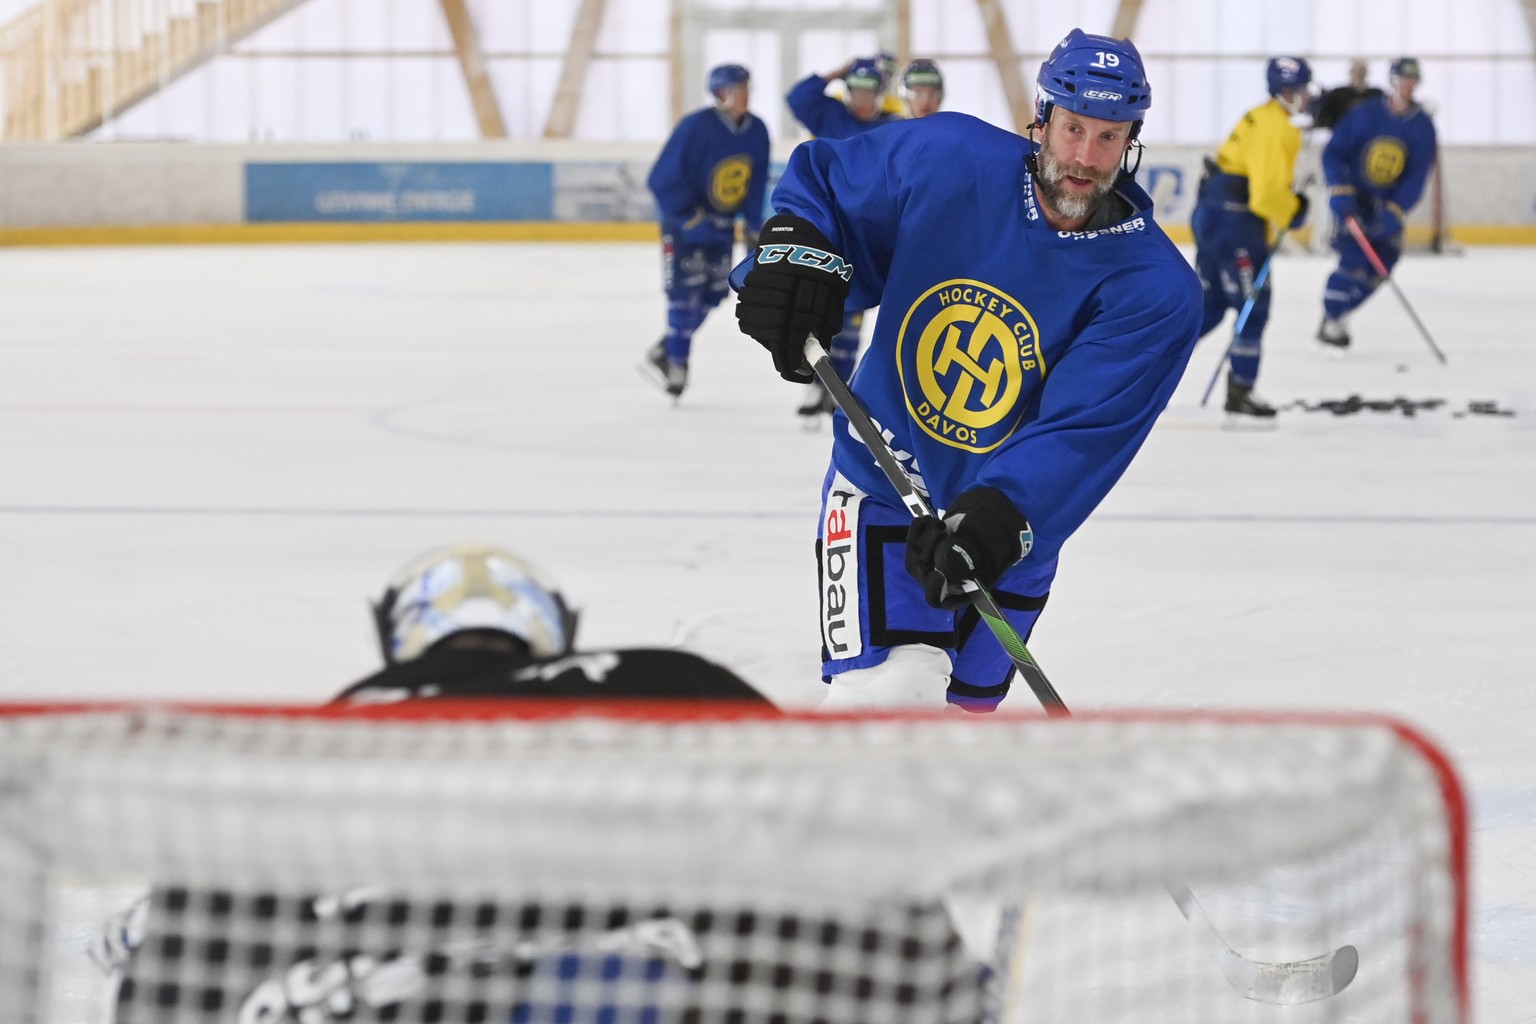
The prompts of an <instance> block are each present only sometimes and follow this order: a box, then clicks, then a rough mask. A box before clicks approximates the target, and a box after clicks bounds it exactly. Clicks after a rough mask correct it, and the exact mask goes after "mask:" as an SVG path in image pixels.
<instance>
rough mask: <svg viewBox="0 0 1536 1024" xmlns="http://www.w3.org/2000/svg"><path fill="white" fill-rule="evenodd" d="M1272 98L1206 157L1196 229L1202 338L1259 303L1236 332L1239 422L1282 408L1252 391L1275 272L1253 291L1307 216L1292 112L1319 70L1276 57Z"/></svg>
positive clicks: (1233, 379)
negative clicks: (1275, 251)
mask: <svg viewBox="0 0 1536 1024" xmlns="http://www.w3.org/2000/svg"><path fill="white" fill-rule="evenodd" d="M1265 78H1266V80H1267V81H1268V84H1269V101H1268V102H1266V103H1262V104H1260V105H1259V106H1257V107H1254V108H1253V109H1252V110H1250V111H1248V112H1247V113H1246V114H1244V115H1243V116H1242V118H1241V119H1240V120H1239V121H1238V122H1237V126H1236V127H1234V128H1233V129H1232V132H1231V134H1230V135H1228V136H1227V140H1226V141H1225V142H1223V143H1222V144H1221V148H1220V149H1218V150H1217V151H1216V158H1215V159H1214V160H1211V159H1207V160H1206V172H1205V177H1204V178H1202V179H1201V182H1200V196H1199V198H1198V199H1197V200H1196V202H1195V212H1194V215H1193V216H1192V217H1191V219H1190V228H1191V230H1192V231H1193V232H1194V236H1195V248H1196V251H1195V269H1196V270H1197V271H1199V274H1200V286H1201V288H1203V289H1204V291H1205V315H1204V319H1203V320H1202V321H1201V323H1200V336H1201V337H1202V338H1203V337H1205V336H1206V335H1207V334H1209V333H1211V332H1212V331H1214V330H1215V329H1216V328H1217V327H1218V326H1219V325H1220V324H1221V322H1222V320H1224V319H1225V318H1226V314H1227V310H1228V309H1234V310H1241V309H1242V308H1243V306H1244V305H1245V304H1246V303H1247V302H1248V299H1249V297H1250V296H1253V306H1252V308H1250V309H1249V311H1248V316H1247V318H1246V319H1245V320H1244V321H1243V323H1242V324H1241V328H1242V329H1241V330H1240V331H1238V332H1237V333H1236V334H1235V335H1234V336H1233V338H1232V343H1231V347H1230V350H1229V358H1228V373H1227V401H1226V411H1227V412H1228V413H1229V414H1230V415H1231V416H1233V417H1235V418H1237V419H1238V420H1239V421H1248V422H1257V421H1268V420H1273V419H1274V416H1275V409H1274V407H1273V406H1272V405H1270V404H1269V403H1267V402H1265V401H1263V400H1262V399H1260V398H1259V397H1258V396H1256V395H1255V394H1254V393H1253V385H1254V382H1255V381H1256V380H1258V377H1259V359H1260V356H1261V354H1262V352H1261V347H1262V344H1263V338H1264V326H1265V324H1267V323H1268V322H1269V302H1270V295H1271V292H1272V288H1271V283H1272V282H1273V281H1274V274H1273V272H1271V273H1270V274H1269V275H1268V276H1267V278H1266V280H1265V282H1264V287H1262V288H1260V289H1259V291H1258V293H1257V295H1255V294H1254V282H1255V278H1256V277H1257V275H1258V273H1259V268H1261V267H1262V266H1264V262H1265V261H1266V260H1268V259H1269V255H1270V252H1271V250H1272V248H1273V246H1274V245H1275V244H1276V242H1277V241H1278V239H1279V235H1280V233H1281V232H1282V231H1285V230H1294V229H1296V228H1299V227H1301V225H1302V224H1303V223H1304V222H1305V221H1306V219H1307V197H1306V196H1305V195H1303V194H1301V193H1300V192H1298V191H1296V185H1295V175H1296V155H1297V154H1298V153H1300V152H1301V131H1300V129H1298V128H1297V127H1296V126H1295V125H1293V124H1292V123H1291V118H1292V117H1295V116H1296V115H1297V114H1299V113H1301V112H1302V111H1304V110H1306V109H1307V106H1308V104H1309V100H1310V96H1309V95H1308V92H1307V84H1308V83H1309V82H1311V81H1312V69H1311V68H1310V67H1309V66H1308V65H1307V62H1306V61H1305V60H1302V59H1301V58H1300V57H1276V58H1274V59H1273V60H1271V61H1270V62H1269V65H1268V67H1267V68H1266V69H1265Z"/></svg>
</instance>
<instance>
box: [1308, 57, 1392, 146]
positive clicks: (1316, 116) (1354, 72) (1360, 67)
mask: <svg viewBox="0 0 1536 1024" xmlns="http://www.w3.org/2000/svg"><path fill="white" fill-rule="evenodd" d="M1369 70H1370V67H1369V65H1367V64H1366V62H1365V61H1364V60H1362V59H1360V58H1358V57H1357V58H1355V59H1354V60H1352V61H1350V63H1349V84H1347V85H1341V86H1339V87H1338V88H1336V89H1329V90H1327V91H1326V92H1324V93H1322V94H1321V95H1319V96H1318V97H1317V98H1316V99H1315V100H1314V101H1313V103H1312V127H1314V128H1328V129H1332V128H1333V126H1334V125H1336V124H1338V123H1339V118H1341V117H1343V116H1344V115H1345V114H1346V113H1348V112H1349V109H1350V108H1351V107H1353V106H1354V105H1355V104H1356V103H1359V102H1360V101H1361V100H1369V99H1379V98H1380V97H1381V96H1382V91H1381V90H1380V89H1378V88H1376V87H1375V86H1374V85H1367V84H1366V81H1365V76H1366V75H1367V74H1368V73H1369Z"/></svg>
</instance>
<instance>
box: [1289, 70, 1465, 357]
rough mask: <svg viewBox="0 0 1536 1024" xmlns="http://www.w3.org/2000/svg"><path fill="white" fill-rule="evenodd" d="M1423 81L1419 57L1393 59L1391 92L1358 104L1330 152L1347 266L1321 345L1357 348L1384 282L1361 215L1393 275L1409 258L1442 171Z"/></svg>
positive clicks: (1326, 304) (1333, 286)
mask: <svg viewBox="0 0 1536 1024" xmlns="http://www.w3.org/2000/svg"><path fill="white" fill-rule="evenodd" d="M1419 78H1420V72H1419V62H1418V61H1417V60H1415V59H1414V58H1412V57H1399V58H1398V59H1397V60H1395V61H1393V62H1392V71H1391V76H1390V85H1391V89H1390V91H1389V92H1388V93H1387V95H1386V96H1385V97H1384V98H1382V99H1372V100H1365V101H1363V102H1361V103H1358V104H1356V105H1355V106H1354V107H1353V108H1352V109H1351V110H1350V111H1349V113H1347V114H1345V115H1344V116H1343V117H1342V118H1341V119H1340V120H1339V123H1338V124H1337V125H1336V126H1335V127H1334V130H1333V138H1331V139H1329V140H1328V145H1327V146H1325V147H1323V175H1324V177H1325V178H1326V179H1327V181H1328V207H1329V209H1330V210H1331V211H1332V213H1333V219H1334V231H1333V247H1334V249H1336V250H1338V253H1339V265H1338V267H1336V268H1335V269H1334V271H1333V273H1332V274H1330V275H1329V277H1328V283H1327V285H1326V286H1324V289H1323V322H1322V323H1321V324H1320V325H1319V326H1318V329H1317V340H1318V341H1320V342H1322V343H1323V345H1324V346H1325V347H1326V348H1328V349H1330V350H1332V351H1336V352H1337V351H1342V350H1344V349H1346V348H1348V347H1349V340H1350V338H1349V328H1348V326H1347V321H1348V318H1349V315H1350V314H1351V313H1353V312H1354V311H1355V310H1356V309H1359V308H1360V304H1361V303H1363V302H1364V301H1365V300H1366V299H1368V298H1370V296H1371V293H1372V292H1374V291H1375V290H1376V289H1377V288H1378V287H1380V285H1381V282H1382V280H1383V279H1382V278H1380V277H1378V276H1377V275H1376V272H1375V269H1374V268H1373V267H1372V265H1371V261H1370V259H1369V257H1367V256H1366V254H1365V251H1364V250H1363V249H1361V248H1360V243H1359V242H1358V241H1356V240H1355V236H1354V235H1353V234H1352V233H1351V232H1350V231H1349V228H1348V226H1347V225H1346V223H1345V221H1346V220H1347V219H1348V218H1351V217H1353V218H1354V219H1355V220H1356V221H1357V222H1358V223H1359V225H1360V227H1361V229H1362V230H1363V232H1364V234H1365V237H1366V239H1367V240H1368V241H1369V242H1370V245H1371V248H1372V249H1374V250H1375V251H1376V255H1377V256H1378V257H1379V258H1380V259H1381V262H1382V265H1383V266H1384V267H1385V268H1386V269H1387V271H1388V272H1389V273H1390V272H1391V270H1392V267H1393V266H1394V265H1396V263H1397V261H1398V258H1399V257H1401V256H1402V254H1403V221H1404V220H1406V219H1407V217H1408V211H1409V210H1411V209H1413V208H1414V206H1416V205H1417V204H1418V202H1419V200H1420V199H1421V198H1423V196H1424V186H1425V184H1426V183H1427V182H1428V181H1429V172H1430V171H1431V170H1432V169H1433V168H1434V166H1435V159H1436V154H1437V149H1436V147H1437V145H1438V143H1437V142H1436V139H1435V124H1434V122H1433V121H1431V120H1430V118H1429V114H1428V112H1426V111H1425V110H1424V108H1423V107H1421V106H1420V105H1419V104H1418V103H1417V102H1416V101H1415V100H1414V98H1413V94H1414V90H1415V89H1417V88H1418V84H1419Z"/></svg>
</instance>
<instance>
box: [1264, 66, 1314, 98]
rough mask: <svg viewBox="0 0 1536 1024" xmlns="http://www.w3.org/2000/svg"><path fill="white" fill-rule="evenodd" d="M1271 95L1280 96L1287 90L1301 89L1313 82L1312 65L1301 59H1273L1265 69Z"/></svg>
mask: <svg viewBox="0 0 1536 1024" xmlns="http://www.w3.org/2000/svg"><path fill="white" fill-rule="evenodd" d="M1264 77H1265V79H1266V80H1268V82H1269V94H1270V95H1271V96H1278V95H1280V93H1281V92H1282V91H1283V90H1286V89H1299V88H1301V87H1302V86H1305V85H1306V84H1307V83H1309V82H1311V81H1312V65H1310V64H1308V63H1307V62H1306V60H1305V59H1304V58H1301V57H1273V58H1271V59H1270V62H1269V66H1268V67H1266V68H1265V69H1264Z"/></svg>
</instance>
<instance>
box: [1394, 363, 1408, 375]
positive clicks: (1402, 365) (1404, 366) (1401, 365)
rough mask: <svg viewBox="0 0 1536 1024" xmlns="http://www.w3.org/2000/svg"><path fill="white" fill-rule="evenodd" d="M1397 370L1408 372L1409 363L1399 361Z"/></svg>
mask: <svg viewBox="0 0 1536 1024" xmlns="http://www.w3.org/2000/svg"><path fill="white" fill-rule="evenodd" d="M1397 372H1398V373H1407V372H1408V364H1407V363H1398V364H1397Z"/></svg>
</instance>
